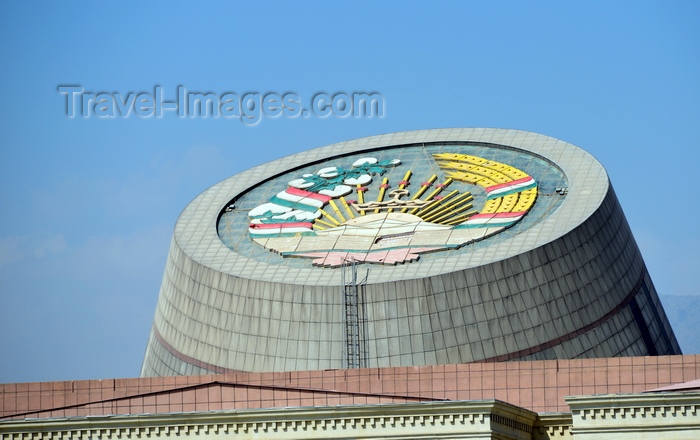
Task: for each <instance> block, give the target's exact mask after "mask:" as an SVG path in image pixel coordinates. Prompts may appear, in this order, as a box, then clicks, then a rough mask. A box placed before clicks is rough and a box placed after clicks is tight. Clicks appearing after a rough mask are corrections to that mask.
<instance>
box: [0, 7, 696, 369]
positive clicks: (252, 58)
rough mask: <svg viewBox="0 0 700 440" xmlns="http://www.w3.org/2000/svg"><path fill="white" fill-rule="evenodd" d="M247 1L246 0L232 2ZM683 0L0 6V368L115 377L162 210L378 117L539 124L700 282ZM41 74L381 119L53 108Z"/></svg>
mask: <svg viewBox="0 0 700 440" xmlns="http://www.w3.org/2000/svg"><path fill="white" fill-rule="evenodd" d="M249 3H252V2H249ZM698 22H700V6H699V5H698V3H696V2H691V1H688V2H644V1H635V2H585V3H583V2H578V3H572V2H503V1H497V2H479V3H477V2H460V3H455V4H451V3H442V2H427V3H420V4H411V3H404V2H401V3H399V2H396V3H381V4H379V5H376V4H373V3H356V4H352V5H349V4H327V3H324V2H319V3H304V4H301V5H298V4H291V3H282V2H280V3H265V4H255V5H252V4H245V5H232V4H228V3H218V2H182V3H167V4H165V3H163V4H145V5H144V4H142V3H141V2H119V3H116V2H114V3H108V2H84V3H70V2H69V3H49V2H45V3H41V4H31V3H25V2H21V3H9V2H3V3H1V4H0V35H1V36H2V38H0V59H2V63H0V79H1V80H2V85H3V91H2V95H1V96H2V98H1V100H0V102H1V105H0V185H1V186H0V187H1V188H2V190H0V214H1V215H0V323H1V324H0V382H20V381H46V380H68V379H93V378H110V377H135V376H137V375H138V374H139V370H140V365H141V360H142V357H143V353H144V350H145V347H146V341H147V337H148V333H149V329H150V326H151V321H152V318H153V314H154V310H155V304H156V300H157V296H158V289H159V286H160V281H161V278H162V274H163V268H164V265H165V260H166V255H167V251H168V247H169V244H170V237H171V236H172V231H173V226H174V224H175V221H176V219H177V216H178V214H179V213H180V212H181V211H182V209H184V207H185V206H186V205H187V204H188V203H189V201H191V200H192V199H193V198H194V197H195V196H196V195H197V194H198V193H200V192H202V191H203V190H205V189H206V188H208V187H209V186H211V185H213V184H215V183H217V182H219V181H221V180H223V179H224V178H226V177H228V176H231V175H233V174H235V173H237V172H240V171H243V170H245V169H248V168H250V167H251V166H254V165H257V164H260V163H262V162H267V161H270V160H274V159H277V158H280V157H283V156H286V155H288V154H292V153H296V152H299V151H303V150H306V149H309V148H313V147H318V146H323V145H326V144H329V143H333V142H339V141H343V140H348V139H352V138H357V137H363V136H368V135H374V134H381V133H387V132H393V131H402V130H414V129H425V128H440V127H497V128H512V129H521V130H528V131H533V132H539V133H542V134H546V135H548V136H552V137H556V138H559V139H562V140H565V141H567V142H570V143H573V144H574V145H577V146H579V147H581V148H583V149H585V150H587V151H589V152H590V153H592V154H593V155H594V156H595V157H596V158H597V159H598V160H600V161H601V162H602V163H603V165H604V166H605V167H606V169H607V170H608V173H609V175H610V178H611V180H612V182H613V185H614V187H615V189H616V191H617V194H618V197H619V199H620V201H621V204H622V207H623V209H624V210H625V212H626V215H627V219H628V221H629V223H630V224H631V226H632V229H633V231H634V233H635V236H636V238H637V241H638V243H639V245H640V247H641V249H642V252H643V254H644V256H645V260H646V262H647V265H648V268H649V271H650V273H651V275H652V278H653V279H654V282H655V284H656V287H657V290H658V291H659V292H660V293H662V294H667V295H668V294H671V295H700V291H698V289H697V287H696V286H697V283H696V282H692V279H693V276H694V272H696V271H697V269H698V268H699V267H700V256H699V255H698V252H697V249H698V248H700V235H699V234H698V232H697V231H698V229H697V227H696V226H695V225H694V223H695V219H696V218H698V214H699V213H700V208H699V207H698V206H699V204H698V203H696V201H695V197H694V189H695V187H696V185H695V184H694V183H693V182H696V181H697V177H696V175H697V163H698V157H699V155H700V153H698V147H700V145H699V143H698V139H699V138H700V136H699V135H700V124H699V123H698V122H699V121H700V86H699V85H698V84H699V82H698V78H700V27H698V26H697V23H698ZM61 85H79V86H81V87H82V88H83V89H84V90H85V91H86V92H95V93H99V92H107V93H120V94H122V95H126V94H128V93H130V92H133V93H139V92H147V93H152V92H153V89H154V87H155V86H161V87H162V89H163V91H164V93H165V94H166V96H167V98H168V99H172V98H174V97H175V94H176V90H177V87H178V86H180V85H181V86H184V87H186V88H187V89H188V90H189V91H199V92H212V93H215V94H217V95H220V94H223V93H226V92H234V93H237V94H241V95H242V94H244V93H247V92H258V93H261V94H264V93H269V92H276V93H280V94H282V93H287V92H293V93H295V94H297V95H298V96H300V97H301V98H302V99H306V100H310V98H311V97H312V96H313V95H314V94H315V93H318V92H326V93H331V94H332V93H336V92H345V93H352V92H377V93H380V94H381V95H382V96H383V97H384V100H385V107H384V110H385V111H384V116H383V117H382V118H353V117H349V118H339V117H326V118H321V117H308V118H304V117H285V116H282V117H277V118H266V117H263V118H262V119H261V120H260V121H259V122H258V123H257V124H255V125H247V124H243V123H242V122H241V121H239V120H236V119H230V118H213V117H209V118H179V117H177V115H176V114H174V113H166V114H165V115H164V116H163V117H161V118H156V117H150V118H142V117H138V116H136V115H134V114H132V115H131V116H129V117H126V118H124V117H115V118H99V117H96V116H94V115H93V116H91V117H81V116H77V117H73V118H69V117H67V116H66V96H65V95H62V94H60V93H59V92H58V89H57V88H58V87H59V86H61Z"/></svg>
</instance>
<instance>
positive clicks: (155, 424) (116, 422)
mask: <svg viewBox="0 0 700 440" xmlns="http://www.w3.org/2000/svg"><path fill="white" fill-rule="evenodd" d="M504 414H505V415H504ZM511 414H517V415H518V419H520V420H516V419H515V418H512V417H510V415H511ZM535 418H536V414H535V413H531V412H529V411H527V410H523V409H521V408H518V407H514V406H512V405H509V404H507V403H503V402H499V401H495V400H490V401H464V402H431V403H420V404H413V403H412V404H392V405H362V406H337V407H309V408H281V409H272V410H255V411H252V410H245V411H235V410H234V411H215V412H200V413H171V414H141V415H122V416H106V417H103V416H100V417H74V418H63V419H26V420H23V421H8V422H0V440H34V439H38V438H41V439H47V440H54V439H55V440H69V439H70V440H72V439H80V440H85V439H90V438H93V439H94V438H100V439H127V438H154V437H179V436H188V437H198V436H201V437H216V436H224V435H246V436H265V438H271V439H277V438H279V439H305V438H347V436H348V435H352V437H353V438H377V436H391V438H396V439H399V438H405V439H409V438H438V437H440V436H442V435H448V434H449V435H456V434H459V435H469V434H476V433H484V432H499V429H498V427H497V426H493V425H492V424H491V423H490V422H492V421H493V422H496V423H497V424H502V425H505V426H507V427H509V428H515V429H519V430H521V431H526V432H532V424H534V422H535ZM525 420H529V421H530V424H529V425H528V424H527V423H524V421H525ZM490 425H491V426H490ZM521 437H522V436H518V437H517V438H521ZM499 438H500V437H499ZM506 438H511V437H506ZM522 438H529V435H528V436H527V437H522Z"/></svg>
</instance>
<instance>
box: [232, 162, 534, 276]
mask: <svg viewBox="0 0 700 440" xmlns="http://www.w3.org/2000/svg"><path fill="white" fill-rule="evenodd" d="M400 151H402V150H400V149H399V150H397V152H400ZM427 158H428V160H429V161H432V163H431V164H426V163H425V162H424V161H423V162H421V161H418V160H416V159H415V158H412V160H411V161H410V162H411V164H413V165H414V167H410V166H406V165H405V162H404V161H403V160H402V158H401V157H400V155H398V157H396V158H394V159H384V160H381V159H380V158H378V157H375V156H373V155H369V154H368V155H366V156H364V157H360V158H357V159H350V158H342V157H341V158H337V159H335V160H334V161H333V162H334V163H332V164H329V163H324V166H323V167H321V168H319V169H317V170H315V171H314V172H311V173H309V172H306V173H301V174H299V175H298V176H296V178H293V179H291V180H288V181H287V182H286V188H284V189H283V190H281V191H278V192H276V193H275V194H273V195H271V196H270V197H268V198H267V200H264V201H262V203H258V204H257V205H256V206H255V207H254V208H252V209H250V210H249V211H248V212H247V216H248V221H249V225H248V235H249V237H250V239H251V240H252V241H253V242H255V243H256V244H257V245H259V246H262V247H263V248H265V249H268V250H270V251H273V252H276V253H278V254H280V255H282V256H284V257H299V258H310V259H312V260H313V265H315V266H322V267H339V266H341V265H343V264H347V263H349V262H357V263H361V262H366V263H376V264H397V263H406V262H412V261H416V260H417V259H418V258H419V255H420V254H422V253H426V252H437V251H444V250H448V249H455V248H459V247H462V246H464V245H467V244H469V243H473V242H476V241H479V240H482V239H484V238H487V237H490V236H493V235H495V234H498V233H499V232H502V231H504V230H505V229H507V228H510V227H511V226H513V225H515V224H516V223H518V222H519V221H520V220H521V219H522V218H523V217H524V216H525V215H526V214H527V213H528V212H529V211H530V209H531V208H532V207H533V206H534V205H535V202H536V199H537V191H538V189H537V182H536V181H535V179H534V178H533V177H532V176H530V175H529V174H528V173H526V172H525V171H524V170H521V169H519V168H516V167H515V166H512V165H509V164H507V163H502V162H498V161H495V160H492V159H489V158H485V157H480V156H477V155H471V154H461V153H452V152H438V153H432V154H429V155H428V156H427ZM329 165H331V166H329ZM413 168H418V169H417V170H416V169H413ZM436 168H437V171H438V172H434V171H435V170H436ZM391 176H398V178H392V177H391ZM477 199H478V203H477ZM234 205H235V202H234V204H232V205H231V206H230V207H229V208H227V209H229V210H233V208H234ZM475 206H478V209H477V208H476V207H475Z"/></svg>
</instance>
